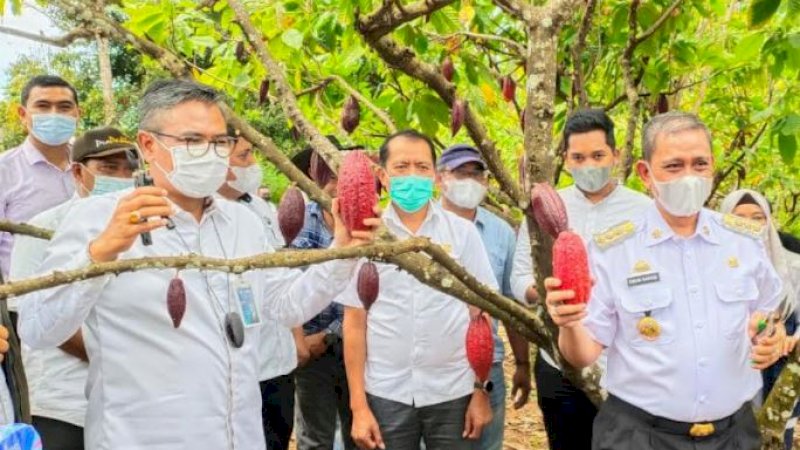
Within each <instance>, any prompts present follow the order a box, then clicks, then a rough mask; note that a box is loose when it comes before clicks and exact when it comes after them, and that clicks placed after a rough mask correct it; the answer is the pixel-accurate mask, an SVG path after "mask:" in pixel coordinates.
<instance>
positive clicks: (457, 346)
mask: <svg viewBox="0 0 800 450" xmlns="http://www.w3.org/2000/svg"><path fill="white" fill-rule="evenodd" d="M383 220H384V222H385V224H386V226H387V227H388V228H389V230H390V231H392V232H393V233H394V234H395V235H396V236H398V238H400V239H404V238H409V237H411V236H425V237H428V238H430V239H431V240H432V241H433V242H435V243H437V244H441V245H442V246H444V247H445V248H446V249H448V250H449V251H450V255H451V256H452V257H453V258H454V259H455V260H456V261H458V262H459V263H460V264H461V265H463V266H464V268H466V269H467V271H469V272H470V273H471V274H472V275H474V276H475V277H476V278H477V279H478V281H480V282H481V283H483V284H485V285H487V286H489V287H491V288H492V289H497V281H496V280H495V276H494V273H493V272H492V267H491V265H490V264H489V258H488V256H487V255H486V250H485V249H484V247H483V243H482V241H481V237H480V235H479V234H478V230H477V229H476V227H475V224H474V223H472V222H470V221H468V220H466V219H463V218H461V217H458V216H457V215H455V214H453V213H451V212H448V211H445V210H444V209H442V207H441V206H439V205H438V204H436V203H433V202H430V203H429V204H428V215H427V217H426V218H425V221H424V222H423V223H422V226H421V227H420V228H419V230H418V231H417V232H416V233H412V232H411V231H410V230H408V228H406V227H405V225H403V223H402V222H401V220H400V218H399V217H398V216H397V213H396V212H395V210H394V207H389V208H387V209H386V212H385V213H384V214H383ZM376 265H377V266H378V272H379V274H380V291H379V294H378V299H377V300H376V301H375V303H374V304H373V305H372V307H371V308H370V310H369V315H368V319H367V360H366V371H365V378H366V380H365V382H366V384H365V387H366V391H367V392H368V393H369V394H371V395H374V396H377V397H381V398H384V399H388V400H392V401H396V402H400V403H403V404H406V405H414V406H417V407H423V406H427V405H433V404H437V403H442V402H446V401H450V400H454V399H457V398H460V397H464V396H466V395H469V394H470V393H471V392H472V390H473V383H474V381H475V374H474V372H473V371H472V369H471V368H470V366H469V363H468V362H467V354H466V350H465V340H466V335H467V326H468V325H469V310H468V307H467V304H466V303H464V302H462V301H461V300H458V299H456V298H455V297H451V296H449V295H447V294H444V293H442V292H440V291H437V290H435V289H433V288H431V287H429V286H428V285H426V284H423V283H421V282H419V281H418V280H417V279H416V278H414V277H413V276H411V275H409V274H408V273H406V272H403V271H402V270H399V269H398V268H397V266H394V265H392V264H382V263H376ZM356 279H357V277H354V278H353V281H352V283H351V284H350V286H349V287H348V289H347V291H345V292H344V293H343V294H342V295H341V296H340V297H339V298H337V299H336V301H338V302H340V303H342V304H344V305H346V306H352V307H358V308H360V307H362V305H361V302H360V301H359V300H358V294H357V293H356V283H355V281H356Z"/></svg>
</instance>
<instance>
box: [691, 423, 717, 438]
mask: <svg viewBox="0 0 800 450" xmlns="http://www.w3.org/2000/svg"><path fill="white" fill-rule="evenodd" d="M712 434H714V424H713V423H696V424H694V425H692V428H690V429H689V435H690V436H692V437H706V436H711V435H712Z"/></svg>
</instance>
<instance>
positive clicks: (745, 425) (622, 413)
mask: <svg viewBox="0 0 800 450" xmlns="http://www.w3.org/2000/svg"><path fill="white" fill-rule="evenodd" d="M719 422H720V423H719V424H717V425H716V427H715V428H716V431H715V432H714V434H712V435H710V436H706V437H692V436H690V435H689V432H688V430H689V425H688V424H680V423H678V422H673V421H671V420H667V419H662V418H658V417H655V416H653V415H651V414H648V413H647V412H645V411H643V410H641V409H639V408H636V407H635V406H633V405H631V404H629V403H626V402H624V401H623V400H620V399H618V398H616V397H614V396H609V398H608V400H606V402H605V403H604V404H603V407H602V408H600V413H599V414H598V415H597V420H595V422H594V440H593V442H592V450H759V449H760V448H761V435H760V434H759V431H758V425H756V418H755V414H754V413H753V406H752V405H751V404H750V403H749V402H748V403H746V404H745V405H743V406H742V407H741V408H740V409H739V411H737V412H736V413H735V414H733V415H732V416H730V417H729V418H725V419H723V420H721V421H719Z"/></svg>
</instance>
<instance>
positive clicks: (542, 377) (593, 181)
mask: <svg viewBox="0 0 800 450" xmlns="http://www.w3.org/2000/svg"><path fill="white" fill-rule="evenodd" d="M563 156H564V166H565V168H566V169H567V171H568V172H569V173H570V174H571V175H572V178H573V180H574V181H575V183H574V184H573V185H572V186H569V187H566V188H564V189H560V190H559V191H558V194H559V196H561V199H562V200H563V201H564V206H565V207H566V209H567V217H568V218H569V226H570V228H571V229H572V230H573V231H575V232H576V233H578V234H579V235H580V236H581V237H582V238H583V240H584V242H588V241H590V240H591V239H592V236H593V235H594V234H595V233H598V232H600V231H603V230H605V229H607V228H609V227H611V226H613V225H616V224H618V223H620V222H623V221H625V220H631V219H634V218H636V217H637V216H639V215H640V214H641V213H642V212H643V211H644V210H645V209H646V208H647V207H648V206H650V205H651V204H652V200H651V199H650V198H649V197H647V196H646V195H644V194H641V193H639V192H636V191H634V190H632V189H629V188H627V187H625V186H622V185H620V183H619V182H618V181H617V179H615V178H612V177H611V171H612V169H613V167H614V166H615V165H616V164H617V162H618V161H619V151H618V150H617V148H616V141H615V139H614V123H613V122H612V121H611V119H610V118H609V117H608V115H607V114H606V113H605V112H604V111H603V110H599V109H588V110H581V111H577V112H575V113H574V114H573V115H572V116H570V117H569V118H568V119H567V123H566V124H565V125H564V149H563ZM511 287H512V290H513V292H514V295H515V296H516V297H517V298H518V299H520V300H522V299H525V300H526V301H528V302H535V301H536V300H537V293H536V284H535V280H534V267H533V260H532V259H531V243H530V237H529V236H528V226H527V224H525V223H523V224H522V226H521V227H520V232H519V235H518V236H517V248H516V250H515V252H514V269H513V272H512V276H511ZM600 365H602V361H601V363H600ZM533 372H534V378H535V379H536V395H537V400H538V403H539V408H540V409H541V410H542V415H543V416H544V424H545V430H546V431H547V440H548V443H549V445H550V449H551V450H560V449H570V450H588V449H589V448H590V447H591V440H592V424H593V422H594V418H595V415H596V414H597V408H596V407H595V405H594V404H593V403H592V402H591V400H589V398H588V397H587V396H586V394H584V393H583V391H581V390H580V389H579V388H577V387H575V386H574V385H573V384H572V383H571V382H570V381H569V380H568V379H567V378H566V377H564V375H563V374H562V373H561V370H560V368H559V367H558V365H557V364H556V363H555V360H554V359H553V358H552V356H550V355H549V354H548V353H547V352H545V351H543V350H539V352H538V354H537V357H536V362H535V364H534V369H533Z"/></svg>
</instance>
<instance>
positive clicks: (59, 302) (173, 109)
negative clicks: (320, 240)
mask: <svg viewBox="0 0 800 450" xmlns="http://www.w3.org/2000/svg"><path fill="white" fill-rule="evenodd" d="M219 101H220V100H219V94H218V93H217V92H216V91H215V90H213V89H211V88H209V87H207V86H202V85H199V84H196V83H193V82H190V81H185V80H167V81H158V82H155V83H153V84H152V85H151V86H150V87H149V88H148V89H147V91H146V92H145V94H144V96H143V97H142V100H141V102H140V105H139V113H140V119H139V120H140V121H139V132H138V136H137V138H138V144H139V149H140V151H141V152H142V155H143V157H144V159H145V160H146V161H147V162H148V163H149V173H150V175H151V176H152V180H153V183H154V185H153V186H146V187H139V188H137V189H135V190H133V191H129V190H126V191H120V192H118V193H112V194H109V195H104V196H98V197H90V198H88V199H85V200H83V201H82V202H80V203H79V204H76V205H75V206H74V208H73V209H72V211H71V212H70V213H69V214H68V215H67V216H66V217H65V219H64V220H63V222H62V226H61V227H60V229H59V230H58V231H57V232H56V234H55V236H54V237H53V240H52V244H51V245H50V247H48V251H47V256H46V258H45V261H44V263H43V265H42V267H41V268H40V272H42V273H46V272H50V271H53V270H66V269H73V268H78V267H85V266H87V265H89V264H91V263H100V262H108V261H115V260H118V259H130V258H140V257H154V256H176V255H187V254H199V255H203V256H209V257H217V258H238V257H245V256H252V255H256V254H259V253H263V252H270V251H273V250H272V247H271V246H270V245H269V244H268V243H267V239H266V236H265V234H264V227H263V225H262V224H261V223H260V222H259V220H258V218H257V217H256V216H255V215H253V213H252V212H250V211H248V210H247V208H245V207H243V206H241V205H238V204H236V203H233V202H229V201H219V200H217V201H215V200H214V198H213V195H214V193H215V192H216V191H217V190H218V189H219V187H220V186H222V184H223V183H224V182H225V179H226V177H227V174H228V157H229V156H230V152H231V150H232V147H233V145H234V140H233V138H231V137H230V136H228V134H227V129H226V128H227V127H226V124H225V118H224V117H223V115H222V111H221V108H220V107H219V104H218V102H219ZM334 210H336V204H335V203H334ZM378 222H379V221H378V220H377V219H373V220H371V221H366V222H365V224H366V225H367V226H369V227H374V226H376V225H377V224H378ZM166 225H169V227H166ZM146 232H149V233H150V235H149V238H150V239H149V240H148V239H146V238H145V236H146V235H144V234H143V233H146ZM335 235H336V238H335V244H334V245H336V246H339V247H344V246H352V245H358V244H360V243H363V242H365V241H368V240H371V238H372V235H371V233H370V232H361V233H357V232H353V233H348V232H347V230H346V229H345V228H344V227H343V225H342V224H341V221H338V220H337V222H336V232H335ZM354 266H355V262H354V261H346V260H336V261H331V262H328V263H324V264H319V265H314V266H311V267H310V268H309V269H308V270H307V271H305V272H301V271H300V270H290V269H285V268H275V269H268V270H254V271H249V272H246V273H243V274H240V275H239V274H233V273H227V272H221V271H204V270H198V269H195V268H186V269H183V270H175V269H148V270H140V271H136V272H128V273H123V274H119V275H116V276H114V275H105V276H102V277H98V278H93V279H90V280H85V281H83V282H80V283H74V284H72V285H69V286H60V287H57V288H53V289H49V290H46V291H39V292H35V293H32V294H30V295H29V296H26V297H25V298H23V299H21V300H20V302H19V310H20V321H19V329H20V334H21V336H22V338H23V340H25V341H26V342H27V344H28V345H29V346H31V347H34V348H47V347H54V346H57V345H60V344H61V343H63V342H64V341H65V340H66V339H67V338H69V337H70V336H72V335H73V334H74V333H75V332H76V331H77V330H78V329H79V328H80V327H81V325H82V324H83V325H85V329H86V330H87V333H86V336H85V341H84V343H85V345H86V351H87V354H88V356H89V380H88V383H87V389H86V391H87V394H88V399H89V405H88V409H87V417H86V427H85V433H84V434H85V440H86V448H87V449H89V450H98V449H115V450H129V449H153V448H158V449H160V450H173V449H174V450H178V449H181V450H182V449H188V448H191V449H198V450H219V449H256V448H264V447H265V441H264V431H263V429H262V423H261V395H260V392H259V390H258V381H259V380H258V379H259V376H258V375H259V358H258V354H259V353H258V352H259V350H258V347H259V346H260V344H261V328H262V326H263V325H262V322H261V321H262V319H263V318H270V319H273V320H275V321H278V322H280V323H282V324H284V325H285V326H295V325H299V324H300V323H302V322H303V321H304V320H306V319H307V318H309V317H311V316H313V315H314V314H316V313H317V312H318V311H319V310H320V309H322V308H323V307H325V306H326V305H327V304H328V303H329V302H330V299H331V298H333V297H334V294H335V293H336V292H339V291H341V290H342V289H344V288H345V287H346V285H347V281H348V280H349V279H350V278H351V276H352V273H353V269H354ZM181 284H182V285H183V290H184V291H185V296H181V295H177V294H176V292H178V291H179V288H177V286H180V285H181ZM170 286H172V287H173V289H171V290H170V289H169V288H170ZM168 290H170V291H171V292H172V293H173V295H171V296H170V297H171V298H170V300H171V301H170V304H169V308H168V304H167V300H168V298H167V293H168ZM182 298H185V302H181V299H182ZM181 304H184V305H185V308H181Z"/></svg>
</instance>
